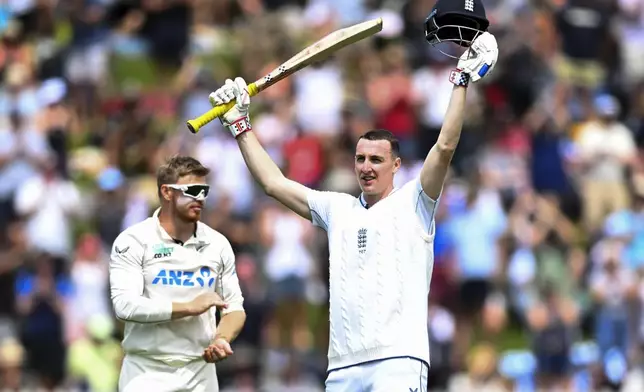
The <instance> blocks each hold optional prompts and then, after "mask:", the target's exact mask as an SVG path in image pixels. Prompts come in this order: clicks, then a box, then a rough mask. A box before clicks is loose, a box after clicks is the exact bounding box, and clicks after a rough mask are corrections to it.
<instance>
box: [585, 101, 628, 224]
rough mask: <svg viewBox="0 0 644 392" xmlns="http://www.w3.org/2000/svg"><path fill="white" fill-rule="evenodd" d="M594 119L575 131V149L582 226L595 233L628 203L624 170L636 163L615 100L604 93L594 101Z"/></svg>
mask: <svg viewBox="0 0 644 392" xmlns="http://www.w3.org/2000/svg"><path fill="white" fill-rule="evenodd" d="M594 108H595V112H596V116H597V119H596V120H594V121H589V122H588V123H586V124H585V125H584V126H583V127H582V129H580V130H579V135H580V136H579V138H578V142H577V144H578V149H579V158H578V161H579V167H580V180H581V186H582V192H581V194H582V196H583V199H584V200H583V204H582V205H583V207H584V211H583V214H584V217H583V218H584V223H585V224H586V229H587V230H589V231H590V232H591V233H593V234H596V233H597V231H598V230H600V226H601V222H602V221H603V220H604V218H606V216H608V215H609V214H610V213H612V212H615V211H619V210H622V209H624V208H626V207H628V206H629V205H630V203H631V197H630V194H629V189H628V184H629V178H628V177H627V169H628V168H629V167H632V166H633V165H634V164H635V162H636V160H637V146H636V145H635V139H634V137H633V133H632V132H631V131H630V130H629V129H628V128H627V127H626V125H624V123H623V122H621V121H620V120H619V115H620V112H621V106H620V104H619V101H617V99H616V98H615V97H614V96H612V95H608V94H601V95H599V96H597V97H596V98H595V101H594Z"/></svg>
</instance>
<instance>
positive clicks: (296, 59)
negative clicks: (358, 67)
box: [255, 18, 382, 91]
mask: <svg viewBox="0 0 644 392" xmlns="http://www.w3.org/2000/svg"><path fill="white" fill-rule="evenodd" d="M381 30H382V19H381V18H378V19H373V20H368V21H366V22H362V23H359V24H356V25H353V26H349V27H345V28H343V29H340V30H336V31H334V32H332V33H330V34H329V35H327V36H325V37H324V38H322V39H320V40H318V41H317V42H315V43H314V44H312V45H309V46H307V47H306V48H305V49H304V50H302V51H300V52H299V53H297V54H296V55H295V56H293V57H291V58H290V59H288V60H287V61H285V62H284V63H283V64H281V65H280V66H279V67H277V68H276V69H274V70H273V71H271V72H270V73H269V74H268V75H266V76H264V77H263V78H261V79H259V80H258V81H256V82H255V85H257V89H258V91H262V90H264V89H266V88H268V87H270V86H272V85H274V84H275V83H277V82H279V81H280V80H282V79H284V78H286V77H289V76H291V75H293V74H294V73H296V72H297V71H299V70H301V69H302V68H305V67H308V66H309V65H311V64H313V63H316V62H319V61H322V60H324V59H326V58H327V57H329V56H330V55H332V54H333V53H335V52H337V51H338V50H340V49H342V48H344V47H346V46H348V45H351V44H353V43H356V42H358V41H361V40H363V39H365V38H367V37H370V36H372V35H374V34H376V33H377V32H379V31H381Z"/></svg>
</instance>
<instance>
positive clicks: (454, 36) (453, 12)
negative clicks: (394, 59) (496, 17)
mask: <svg viewBox="0 0 644 392" xmlns="http://www.w3.org/2000/svg"><path fill="white" fill-rule="evenodd" d="M489 26H490V21H489V20H488V19H487V17H486V16H485V8H484V7H483V3H482V1H481V0H437V1H436V4H435V5H434V9H432V12H430V14H429V16H428V17H427V19H425V39H426V40H427V42H429V43H430V44H431V45H432V46H434V45H436V44H438V43H441V42H453V43H455V44H457V45H460V46H462V47H466V48H467V47H469V46H470V45H471V44H472V42H473V41H474V39H475V38H476V37H478V36H479V35H480V34H482V33H484V32H485V31H487V29H488V27H489ZM444 54H445V55H447V56H450V57H453V56H451V55H449V54H446V53H444Z"/></svg>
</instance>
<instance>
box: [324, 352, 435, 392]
mask: <svg viewBox="0 0 644 392" xmlns="http://www.w3.org/2000/svg"><path fill="white" fill-rule="evenodd" d="M428 372H429V369H428V367H427V364H426V363H424V362H422V361H420V360H418V359H415V358H408V357H404V358H391V359H383V360H379V361H373V362H367V363H363V364H360V365H355V366H350V367H346V368H342V369H338V370H333V371H331V372H330V373H329V375H328V376H327V379H326V392H426V391H427V374H428Z"/></svg>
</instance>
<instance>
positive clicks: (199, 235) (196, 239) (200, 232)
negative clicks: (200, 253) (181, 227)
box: [152, 207, 209, 245]
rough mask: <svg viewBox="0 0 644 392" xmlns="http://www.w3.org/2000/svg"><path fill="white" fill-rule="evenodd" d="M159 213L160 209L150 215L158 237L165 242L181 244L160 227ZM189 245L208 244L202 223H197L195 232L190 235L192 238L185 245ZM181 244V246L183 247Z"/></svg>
mask: <svg viewBox="0 0 644 392" xmlns="http://www.w3.org/2000/svg"><path fill="white" fill-rule="evenodd" d="M159 212H161V207H159V208H157V209H156V210H155V211H154V213H153V214H152V218H154V223H155V224H156V228H157V232H158V233H159V236H160V237H161V239H163V241H167V242H172V243H176V244H181V241H179V240H176V239H174V238H172V236H170V234H168V232H167V231H165V229H164V228H163V226H161V222H160V221H159ZM191 243H197V244H209V241H208V236H207V235H206V233H205V230H204V223H202V222H197V225H196V227H195V232H194V233H193V234H192V237H190V239H189V240H188V241H186V243H185V244H191ZM185 244H182V245H185Z"/></svg>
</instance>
